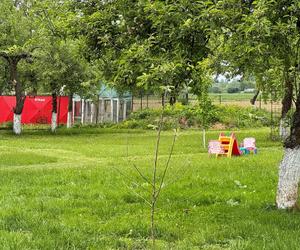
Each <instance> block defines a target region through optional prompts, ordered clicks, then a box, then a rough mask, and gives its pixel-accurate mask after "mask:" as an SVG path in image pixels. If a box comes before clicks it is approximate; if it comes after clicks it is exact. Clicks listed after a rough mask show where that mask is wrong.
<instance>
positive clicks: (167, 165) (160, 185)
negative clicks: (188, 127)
mask: <svg viewBox="0 0 300 250" xmlns="http://www.w3.org/2000/svg"><path fill="white" fill-rule="evenodd" d="M176 139H177V131H175V133H174V136H173V141H172V145H171V149H170V153H169V156H168V160H167V162H166V166H165V169H164V172H163V175H162V177H161V180H160V184H159V188H158V189H157V192H156V199H158V197H159V194H160V191H161V190H162V187H163V183H164V180H165V177H166V173H167V171H168V169H169V165H170V161H171V158H172V155H173V151H174V146H175V142H176Z"/></svg>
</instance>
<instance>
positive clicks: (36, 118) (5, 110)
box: [0, 96, 69, 124]
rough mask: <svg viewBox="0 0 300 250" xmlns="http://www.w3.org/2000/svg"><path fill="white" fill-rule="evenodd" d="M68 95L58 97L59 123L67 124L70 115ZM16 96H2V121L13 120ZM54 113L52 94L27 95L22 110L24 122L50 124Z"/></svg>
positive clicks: (0, 99) (0, 115)
mask: <svg viewBox="0 0 300 250" xmlns="http://www.w3.org/2000/svg"><path fill="white" fill-rule="evenodd" d="M68 99H69V98H68V97H67V96H60V97H58V98H57V107H58V108H57V109H58V110H57V114H58V123H59V124H66V123H67V115H68ZM15 103H16V98H15V97H14V96H0V123H3V122H12V121H13V108H14V106H15ZM51 113H52V97H51V96H34V97H33V96H27V97H26V100H25V103H24V109H23V112H22V124H50V123H51Z"/></svg>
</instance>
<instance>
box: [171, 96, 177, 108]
mask: <svg viewBox="0 0 300 250" xmlns="http://www.w3.org/2000/svg"><path fill="white" fill-rule="evenodd" d="M175 103H176V97H175V96H171V97H170V105H171V106H173V105H174V104H175Z"/></svg>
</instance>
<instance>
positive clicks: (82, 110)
mask: <svg viewBox="0 0 300 250" xmlns="http://www.w3.org/2000/svg"><path fill="white" fill-rule="evenodd" d="M83 123H84V99H82V100H81V124H83Z"/></svg>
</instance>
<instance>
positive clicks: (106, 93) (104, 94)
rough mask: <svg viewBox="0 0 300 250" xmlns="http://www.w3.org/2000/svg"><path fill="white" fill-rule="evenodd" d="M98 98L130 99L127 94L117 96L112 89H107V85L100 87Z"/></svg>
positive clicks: (129, 95)
mask: <svg viewBox="0 0 300 250" xmlns="http://www.w3.org/2000/svg"><path fill="white" fill-rule="evenodd" d="M99 97H101V98H131V94H130V93H129V92H124V93H122V94H119V93H118V92H117V91H116V90H115V89H114V88H111V87H108V86H107V85H101V89H100V91H99Z"/></svg>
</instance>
